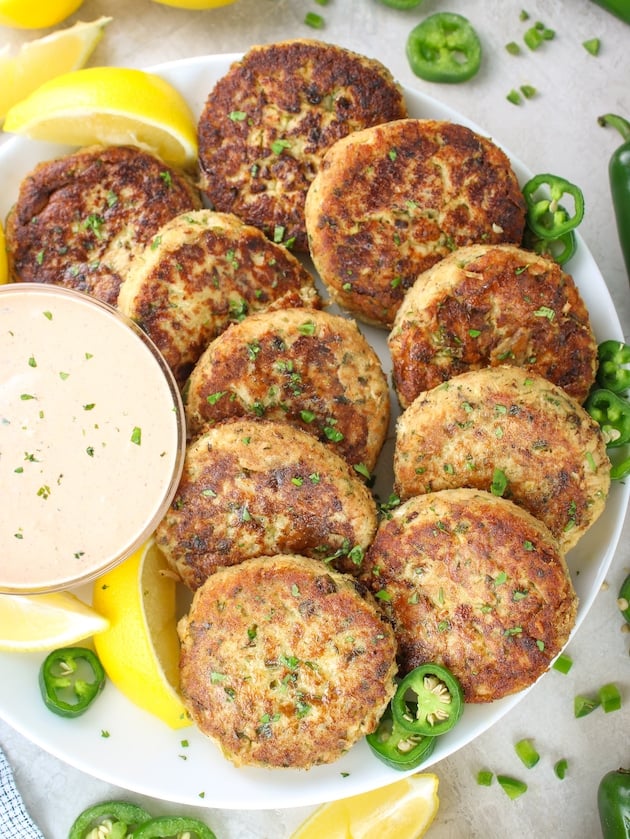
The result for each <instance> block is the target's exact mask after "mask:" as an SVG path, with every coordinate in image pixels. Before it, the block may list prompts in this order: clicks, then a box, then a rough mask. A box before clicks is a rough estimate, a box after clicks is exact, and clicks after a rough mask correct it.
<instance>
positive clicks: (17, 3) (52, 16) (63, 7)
mask: <svg viewBox="0 0 630 839" xmlns="http://www.w3.org/2000/svg"><path fill="white" fill-rule="evenodd" d="M82 3H83V0H45V2H33V0H29V2H26V0H0V24H2V25H3V26H13V27H15V28H16V29H44V28H46V27H48V26H56V25H57V24H58V23H61V21H62V20H65V19H66V18H67V17H69V16H70V15H71V14H72V13H73V12H76V10H77V9H78V8H79V6H81V5H82Z"/></svg>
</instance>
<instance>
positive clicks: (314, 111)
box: [198, 40, 406, 251]
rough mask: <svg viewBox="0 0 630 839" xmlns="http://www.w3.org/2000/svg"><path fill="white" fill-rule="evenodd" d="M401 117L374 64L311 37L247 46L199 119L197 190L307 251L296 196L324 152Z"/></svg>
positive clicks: (394, 94) (402, 110)
mask: <svg viewBox="0 0 630 839" xmlns="http://www.w3.org/2000/svg"><path fill="white" fill-rule="evenodd" d="M405 115H406V107H405V104H404V101H403V97H402V94H401V91H400V89H399V88H398V86H397V85H396V83H395V82H394V80H393V78H392V76H391V74H390V72H389V71H388V70H387V69H386V68H385V67H384V66H383V65H382V64H381V63H380V62H378V61H375V60H373V59H369V58H366V57H364V56H362V55H358V54H357V53H354V52H350V51H349V50H346V49H343V48H342V47H338V46H333V45H332V44H325V43H322V42H319V41H314V40H294V41H283V42H280V43H275V44H266V45H262V46H256V47H253V48H252V49H250V50H249V51H248V52H247V53H246V54H245V56H244V57H243V58H242V60H241V61H238V62H236V63H235V64H233V65H232V67H231V68H230V70H229V71H228V73H227V74H226V75H225V76H224V77H223V78H222V79H220V80H219V81H218V82H217V84H216V85H215V87H214V88H213V90H212V91H211V92H210V94H209V95H208V98H207V101H206V106H205V109H204V111H203V113H202V115H201V118H200V120H199V127H198V138H199V162H200V167H201V185H202V189H203V190H204V191H205V193H206V195H207V197H208V200H209V202H210V204H211V206H212V207H213V208H214V209H216V210H221V211H223V212H233V213H235V214H236V215H237V216H240V218H242V219H243V220H244V221H246V222H247V223H249V224H253V225H254V226H255V227H259V228H260V229H261V230H263V231H264V232H265V233H266V234H267V235H268V236H270V237H272V238H274V240H277V239H281V240H282V241H285V242H286V241H292V242H293V243H294V245H295V247H296V248H297V249H298V250H300V251H306V250H307V241H306V231H305V227H304V198H305V195H306V191H307V189H308V187H309V185H310V183H311V181H312V179H313V177H314V176H315V174H316V173H317V171H318V169H319V166H320V161H321V157H322V155H323V153H324V151H325V150H326V149H327V148H328V147H329V146H331V145H332V144H333V143H334V142H335V141H336V140H338V139H339V138H340V137H344V136H345V135H346V134H348V133H350V132H351V131H356V130H357V129H359V128H365V127H366V126H368V125H374V124H375V123H378V122H386V121H387V120H391V119H399V118H400V117H403V116H405Z"/></svg>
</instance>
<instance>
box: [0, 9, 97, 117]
mask: <svg viewBox="0 0 630 839" xmlns="http://www.w3.org/2000/svg"><path fill="white" fill-rule="evenodd" d="M111 20H112V18H111V17H100V18H98V19H97V20H93V21H90V22H87V23H75V24H74V26H70V27H68V28H67V29H60V30H58V31H57V32H52V33H51V34H50V35H46V36H45V37H44V38H37V39H36V40H34V41H27V42H26V43H25V44H23V45H22V46H21V47H20V49H19V51H18V52H17V53H16V54H15V55H12V54H11V50H10V49H9V48H8V47H7V48H5V49H4V50H3V51H2V52H1V53H0V79H2V85H0V121H1V120H3V119H4V117H5V115H6V113H7V111H8V110H9V108H11V107H12V106H13V105H15V103H16V102H20V101H21V100H22V99H25V98H26V97H27V96H28V95H29V94H30V93H32V92H33V91H34V90H35V89H36V88H38V87H39V86H40V85H41V84H43V83H44V82H47V81H48V80H49V79H52V78H54V77H55V76H58V75H60V74H62V73H70V72H72V71H73V70H79V69H80V68H81V67H83V66H84V65H85V64H86V63H87V60H88V59H89V57H90V55H91V54H92V52H93V51H94V48H95V47H96V45H97V44H98V42H99V41H100V40H101V38H102V37H103V32H104V31H105V27H106V26H107V24H108V23H110V22H111Z"/></svg>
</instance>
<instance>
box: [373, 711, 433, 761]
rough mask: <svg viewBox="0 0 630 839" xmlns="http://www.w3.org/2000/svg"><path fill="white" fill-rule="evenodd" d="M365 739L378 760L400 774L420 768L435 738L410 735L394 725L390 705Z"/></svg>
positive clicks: (431, 749) (428, 754)
mask: <svg viewBox="0 0 630 839" xmlns="http://www.w3.org/2000/svg"><path fill="white" fill-rule="evenodd" d="M365 739H366V740H367V744H368V746H369V747H370V749H371V750H372V752H373V754H375V755H376V757H377V758H378V759H379V760H381V761H382V762H383V763H384V764H386V765H387V766H389V767H391V768H392V769H397V770H398V771H400V772H403V771H405V770H407V769H415V768H416V767H417V766H420V764H421V763H422V762H423V761H425V760H426V759H427V758H428V757H429V756H430V755H431V752H432V751H433V749H434V748H435V737H425V736H423V735H422V734H410V733H409V732H408V731H403V730H402V729H401V728H400V726H398V725H396V723H395V722H394V719H393V717H392V711H391V707H390V705H388V706H387V709H386V711H385V713H384V714H383V716H382V717H381V719H380V721H379V724H378V726H377V727H376V731H374V732H373V733H372V734H368V735H367V737H366V738H365Z"/></svg>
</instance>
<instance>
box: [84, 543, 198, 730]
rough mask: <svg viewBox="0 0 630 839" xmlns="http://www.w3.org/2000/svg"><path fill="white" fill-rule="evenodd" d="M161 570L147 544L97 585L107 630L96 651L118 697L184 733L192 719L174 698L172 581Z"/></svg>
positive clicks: (98, 603) (176, 673)
mask: <svg viewBox="0 0 630 839" xmlns="http://www.w3.org/2000/svg"><path fill="white" fill-rule="evenodd" d="M165 571H167V567H166V561H165V559H164V557H163V555H162V553H161V551H160V550H159V549H158V548H157V547H156V545H155V543H154V541H153V540H152V539H150V540H149V541H148V542H145V544H144V545H143V546H142V547H141V548H139V549H138V550H137V551H136V552H135V553H134V554H132V555H131V556H130V557H129V558H128V559H126V560H125V561H124V562H122V563H121V564H120V565H118V566H116V567H115V568H114V569H112V570H111V571H108V572H107V573H105V574H103V575H102V576H101V577H99V578H98V579H97V580H96V581H95V583H94V588H93V595H92V602H93V605H94V608H95V609H97V610H98V611H99V612H100V613H101V614H102V615H104V616H105V617H106V618H107V619H108V620H109V624H110V625H109V629H107V630H106V631H105V632H101V633H100V634H99V635H97V636H96V637H95V638H94V646H95V648H96V652H97V653H98V656H99V658H100V660H101V663H102V664H103V667H104V668H105V672H106V673H107V675H108V677H109V678H110V679H111V681H112V682H113V683H114V684H115V685H116V687H117V688H118V689H119V690H120V692H121V693H123V694H124V695H125V696H126V697H127V698H128V699H130V700H131V701H132V702H133V703H134V704H135V705H138V706H139V707H140V708H144V710H146V711H148V712H149V713H151V714H154V715H155V716H156V717H159V718H160V719H161V720H163V721H164V722H165V723H167V725H169V726H170V727H171V728H182V727H184V726H186V725H190V718H189V717H188V715H187V713H186V710H185V708H184V705H183V704H182V701H181V698H180V696H179V693H178V682H179V639H178V637H177V624H176V590H175V581H174V580H173V578H172V577H171V576H169V575H168V573H166V574H165V573H164V572H165Z"/></svg>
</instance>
